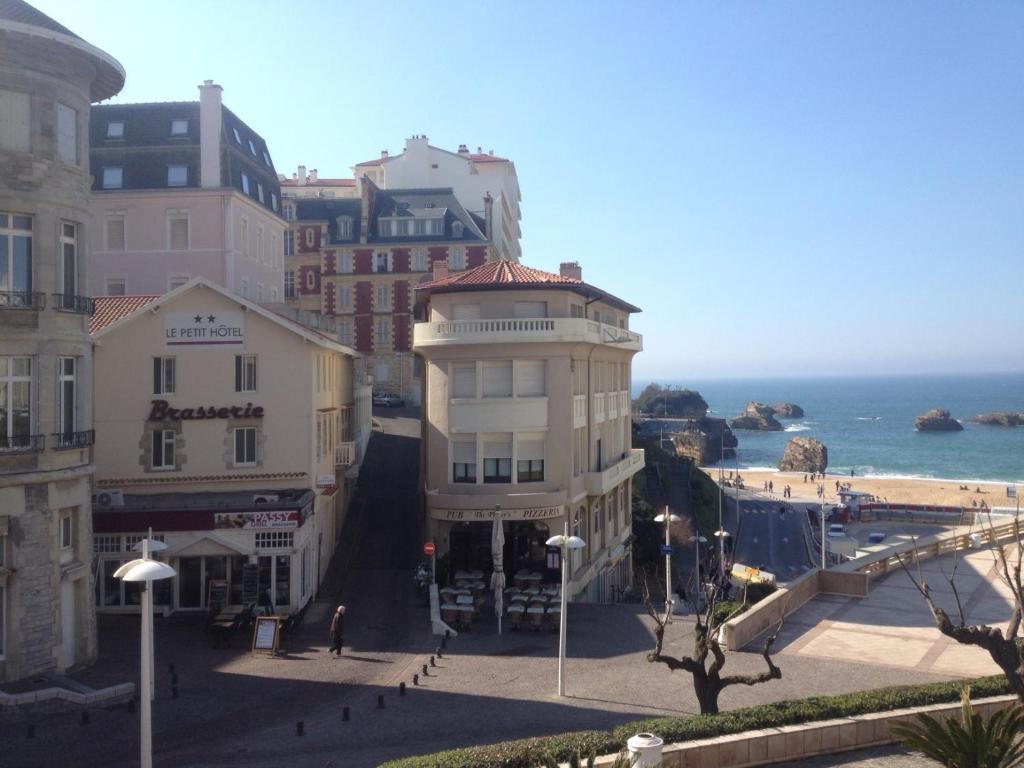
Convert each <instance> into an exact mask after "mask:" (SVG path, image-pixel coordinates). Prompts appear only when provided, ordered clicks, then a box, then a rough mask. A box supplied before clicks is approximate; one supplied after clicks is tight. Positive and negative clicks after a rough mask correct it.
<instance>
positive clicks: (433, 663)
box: [430, 656, 437, 667]
mask: <svg viewBox="0 0 1024 768" xmlns="http://www.w3.org/2000/svg"><path fill="white" fill-rule="evenodd" d="M430 666H432V667H436V666H437V664H436V663H435V662H434V657H433V656H431V657H430Z"/></svg>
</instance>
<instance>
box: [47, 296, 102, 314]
mask: <svg viewBox="0 0 1024 768" xmlns="http://www.w3.org/2000/svg"><path fill="white" fill-rule="evenodd" d="M53 308H54V309H56V310H59V311H61V312H75V313H76V314H79V315H91V314H92V299H91V298H89V297H88V296H75V295H73V294H70V293H55V294H53Z"/></svg>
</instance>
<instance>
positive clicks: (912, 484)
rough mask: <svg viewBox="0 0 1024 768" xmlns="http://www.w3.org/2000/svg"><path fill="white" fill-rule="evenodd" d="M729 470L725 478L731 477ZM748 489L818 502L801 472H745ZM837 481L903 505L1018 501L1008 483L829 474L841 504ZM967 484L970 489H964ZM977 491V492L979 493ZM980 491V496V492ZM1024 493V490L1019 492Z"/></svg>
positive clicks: (712, 470)
mask: <svg viewBox="0 0 1024 768" xmlns="http://www.w3.org/2000/svg"><path fill="white" fill-rule="evenodd" d="M701 470H702V471H703V472H705V473H706V474H707V475H708V476H709V477H711V479H712V480H715V481H717V480H718V472H719V470H718V468H717V467H701ZM729 471H730V470H728V469H727V470H726V472H725V476H726V478H728V477H729ZM740 474H742V476H743V482H744V485H745V486H746V488H748V489H751V490H755V491H759V490H761V488H763V486H764V483H765V482H766V481H770V482H772V483H773V484H774V491H775V492H774V494H773V495H774V496H781V495H782V488H783V486H785V485H789V486H790V487H791V489H792V497H793V499H795V500H799V501H804V500H806V501H817V483H814V482H811V481H810V480H808V481H807V482H804V477H805V475H804V474H803V473H800V472H772V471H765V470H761V471H758V470H747V469H744V470H741V472H740ZM836 481H839V482H841V483H843V484H844V485H845V484H846V483H849V484H850V487H851V488H852V490H855V491H864V492H865V493H871V494H873V495H874V496H875V497H877V498H878V499H879V500H882V499H885V500H887V501H889V502H903V503H906V504H943V505H948V506H964V507H970V506H971V501H972V500H973V501H975V502H977V503H978V504H981V502H982V500H984V501H985V504H986V505H987V506H989V507H1013V506H1014V505H1015V501H1014V499H1008V498H1007V497H1006V484H1005V483H979V482H969V481H963V480H928V479H923V478H901V477H850V476H848V475H846V476H842V475H830V474H827V473H826V475H825V479H824V481H818V482H823V483H824V485H825V500H826V501H828V502H830V503H835V502H837V501H838V497H837V496H836ZM963 485H966V486H967V487H968V488H969V490H967V491H964V490H960V486H963ZM976 489H977V490H976ZM978 490H980V493H979V492H977V491H978ZM1019 492H1021V493H1024V487H1021V488H1020V489H1019Z"/></svg>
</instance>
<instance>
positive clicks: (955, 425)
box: [914, 408, 964, 432]
mask: <svg viewBox="0 0 1024 768" xmlns="http://www.w3.org/2000/svg"><path fill="white" fill-rule="evenodd" d="M963 428H964V425H963V424H961V423H960V422H959V421H957V420H956V419H954V418H951V417H950V415H949V411H947V410H946V409H945V408H932V409H931V410H930V411H927V412H926V413H922V414H921V415H920V416H918V417H917V418H916V419H914V429H916V430H917V431H918V432H957V431H959V430H961V429H963Z"/></svg>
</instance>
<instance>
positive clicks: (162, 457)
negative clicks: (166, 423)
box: [152, 429, 175, 469]
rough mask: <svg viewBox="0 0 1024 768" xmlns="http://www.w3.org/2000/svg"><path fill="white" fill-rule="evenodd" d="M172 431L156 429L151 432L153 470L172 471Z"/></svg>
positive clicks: (173, 437) (173, 435)
mask: <svg viewBox="0 0 1024 768" xmlns="http://www.w3.org/2000/svg"><path fill="white" fill-rule="evenodd" d="M174 440H175V434H174V430H173V429H157V430H155V431H154V432H153V467H152V468H153V469H174Z"/></svg>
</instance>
